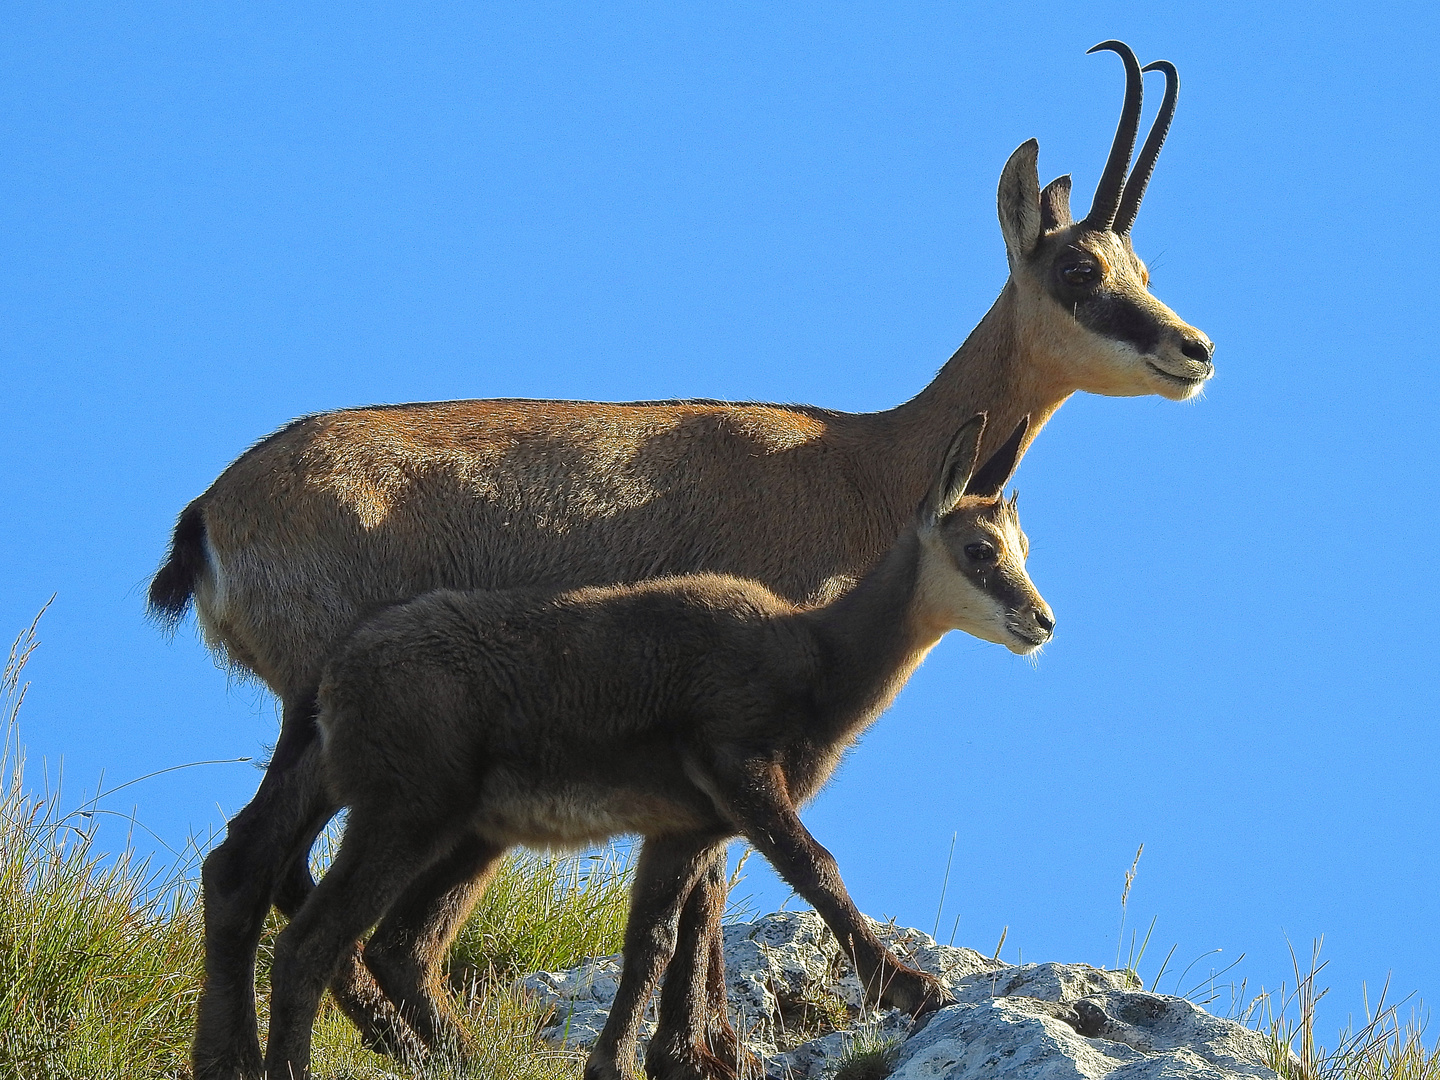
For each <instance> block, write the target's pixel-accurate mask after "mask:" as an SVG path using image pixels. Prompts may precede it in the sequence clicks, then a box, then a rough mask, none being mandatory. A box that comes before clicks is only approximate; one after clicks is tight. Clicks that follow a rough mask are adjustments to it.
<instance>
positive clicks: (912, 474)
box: [871, 280, 1077, 521]
mask: <svg viewBox="0 0 1440 1080" xmlns="http://www.w3.org/2000/svg"><path fill="white" fill-rule="evenodd" d="M1034 338H1035V335H1034V334H1027V333H1025V327H1024V311H1023V303H1022V301H1021V299H1020V295H1019V290H1018V289H1017V288H1016V286H1015V283H1014V281H1013V280H1012V281H1007V282H1006V283H1005V288H1004V290H1002V291H1001V293H1000V296H999V298H998V299H997V300H996V301H995V303H994V304H992V305H991V307H990V310H989V311H988V312H986V313H985V317H984V318H983V319H981V320H980V324H979V325H978V326H976V327H975V329H974V330H973V331H971V333H970V336H969V337H967V338H966V339H965V342H964V344H962V345H961V346H960V348H959V349H957V350H956V351H955V355H953V356H952V357H950V359H949V360H948V361H946V363H945V366H944V367H942V368H941V369H940V371H939V373H938V374H937V375H936V376H935V378H934V379H933V380H931V382H930V385H928V386H927V387H925V389H924V390H922V391H920V393H918V394H916V395H915V397H913V398H911V399H910V400H909V401H907V402H905V403H904V404H903V405H898V406H896V407H895V408H893V409H889V410H887V411H885V412H880V413H872V414H871V418H872V420H873V422H874V425H875V428H874V431H873V437H874V439H875V440H876V441H879V442H881V443H882V444H883V445H885V446H886V447H887V448H888V450H887V453H886V454H884V455H883V456H880V457H877V458H876V459H875V460H874V462H873V467H875V468H877V469H880V470H883V471H884V472H885V473H886V474H887V475H885V476H883V477H877V478H876V479H877V483H875V485H874V486H873V488H872V489H871V490H874V491H877V492H880V493H882V494H881V497H882V498H883V499H885V500H886V501H887V503H889V505H888V507H887V509H888V510H889V512H890V514H891V515H893V517H894V518H895V519H897V520H902V521H903V520H907V519H908V517H909V515H910V514H912V513H913V512H914V510H915V507H916V505H917V504H918V503H919V501H920V498H921V496H922V495H923V494H924V493H925V490H926V487H927V486H928V485H929V483H930V480H931V478H932V477H933V475H934V472H935V467H936V463H937V462H938V461H939V460H940V458H941V456H942V455H943V454H944V452H945V448H946V446H947V445H948V443H949V440H950V437H951V436H952V435H953V434H954V433H955V428H956V427H957V426H958V425H959V424H960V422H961V421H963V420H964V419H965V418H966V417H968V416H971V415H973V414H975V413H978V412H983V413H985V414H987V416H988V418H989V421H988V423H987V424H986V425H985V435H984V439H983V441H982V443H981V445H980V460H982V461H984V460H985V459H986V458H988V457H989V456H990V455H991V454H993V453H994V452H995V450H996V449H997V448H998V447H999V446H1000V444H1001V443H1002V442H1004V441H1005V438H1006V437H1007V436H1008V435H1009V433H1010V432H1011V431H1013V430H1014V429H1015V425H1016V424H1018V423H1019V422H1020V418H1021V417H1024V416H1029V417H1030V427H1029V430H1028V432H1027V433H1026V437H1025V443H1024V445H1023V446H1022V447H1021V453H1022V454H1023V453H1024V450H1025V447H1027V446H1029V444H1030V441H1031V440H1032V439H1034V438H1035V435H1036V433H1037V432H1039V430H1040V428H1041V427H1043V426H1044V424H1045V421H1047V420H1048V419H1049V418H1050V416H1051V414H1052V413H1054V412H1055V410H1056V409H1058V408H1059V407H1060V406H1061V405H1062V404H1064V402H1065V399H1066V398H1067V397H1069V396H1070V395H1071V394H1072V393H1074V392H1075V390H1076V389H1077V387H1075V386H1074V385H1072V384H1071V381H1070V380H1069V379H1067V378H1066V377H1065V375H1064V373H1063V372H1062V371H1061V370H1060V369H1059V367H1058V366H1057V365H1056V364H1055V362H1054V361H1053V358H1052V357H1051V355H1050V352H1049V350H1048V349H1046V348H1044V346H1043V343H1041V342H1039V341H1036V340H1034Z"/></svg>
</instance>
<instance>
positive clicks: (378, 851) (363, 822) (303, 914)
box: [265, 812, 451, 1080]
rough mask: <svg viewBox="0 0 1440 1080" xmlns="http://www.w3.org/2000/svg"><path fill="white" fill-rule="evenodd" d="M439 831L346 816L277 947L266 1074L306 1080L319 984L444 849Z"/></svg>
mask: <svg viewBox="0 0 1440 1080" xmlns="http://www.w3.org/2000/svg"><path fill="white" fill-rule="evenodd" d="M437 832H438V830H434V829H429V828H424V829H422V828H416V827H414V826H413V823H407V822H396V821H394V820H393V819H387V817H384V816H380V815H376V814H371V813H367V814H357V813H354V812H352V814H351V817H350V820H349V822H348V824H347V826H346V830H345V838H344V840H343V841H342V842H341V845H340V852H339V854H338V855H336V857H335V862H334V864H333V865H332V866H331V868H330V872H329V873H327V874H326V875H325V877H324V879H323V880H322V881H321V882H320V884H319V885H317V886H316V888H315V891H314V892H313V893H312V894H311V895H310V899H309V900H307V901H306V902H305V906H304V907H303V908H301V909H300V911H299V913H298V914H297V915H296V916H295V918H294V920H293V921H292V922H291V923H290V925H289V926H288V927H286V928H285V931H284V932H283V933H282V934H281V935H280V938H279V940H278V941H276V943H275V967H274V972H273V975H272V980H271V981H272V990H271V996H270V1040H269V1046H268V1047H267V1050H266V1055H265V1066H266V1072H267V1075H268V1076H270V1077H276V1078H279V1077H283V1078H286V1080H301V1078H303V1077H308V1076H309V1075H310V1073H309V1071H308V1070H309V1064H310V1039H311V1033H312V1028H313V1027H314V1023H315V1014H316V1012H317V1010H318V1009H319V1007H320V998H321V996H322V995H323V994H324V992H325V987H326V986H327V985H328V984H329V983H330V982H331V980H332V979H333V978H334V977H335V975H336V973H337V971H338V970H339V968H340V966H341V964H342V963H344V961H345V959H346V957H347V956H348V955H349V953H350V950H352V949H353V948H354V944H355V942H356V941H357V940H359V938H360V937H361V936H362V935H363V934H364V933H365V931H366V930H368V929H369V928H370V927H371V926H373V925H374V924H375V922H376V920H378V919H379V918H380V917H381V915H383V914H384V913H385V910H386V908H388V907H389V906H390V905H391V904H392V903H393V902H394V901H395V900H396V898H397V897H399V896H400V895H401V893H402V892H403V891H404V889H405V888H406V886H407V885H409V883H410V882H411V881H412V880H413V879H414V878H415V877H416V876H417V875H419V874H420V873H421V872H422V871H423V870H424V869H425V867H426V866H427V864H429V863H430V862H431V861H433V860H434V859H435V858H437V857H438V855H439V853H440V852H442V851H443V850H444V848H445V846H446V842H447V840H448V839H451V838H448V837H445V836H443V835H437Z"/></svg>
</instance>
